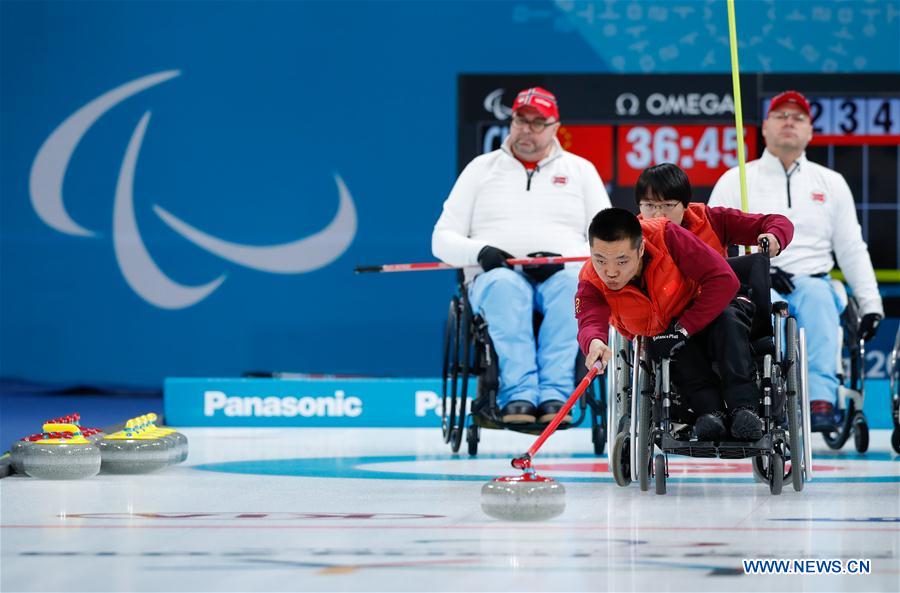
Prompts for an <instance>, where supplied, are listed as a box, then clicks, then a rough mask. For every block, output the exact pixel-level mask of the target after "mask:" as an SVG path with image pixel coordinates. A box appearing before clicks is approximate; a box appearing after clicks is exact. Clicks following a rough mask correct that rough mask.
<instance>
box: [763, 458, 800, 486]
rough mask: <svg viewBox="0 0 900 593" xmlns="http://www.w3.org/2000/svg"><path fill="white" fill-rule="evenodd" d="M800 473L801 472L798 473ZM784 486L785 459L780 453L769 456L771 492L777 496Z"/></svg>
mask: <svg viewBox="0 0 900 593" xmlns="http://www.w3.org/2000/svg"><path fill="white" fill-rule="evenodd" d="M797 473H799V472H797ZM783 485H784V458H783V457H782V456H781V454H780V453H773V454H772V455H770V456H769V492H771V493H772V494H773V495H775V496H777V495H779V494H781V488H782V486H783Z"/></svg>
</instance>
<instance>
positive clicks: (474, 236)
mask: <svg viewBox="0 0 900 593" xmlns="http://www.w3.org/2000/svg"><path fill="white" fill-rule="evenodd" d="M610 206H611V204H610V201H609V196H608V195H607V193H606V188H604V186H603V181H602V180H601V179H600V175H599V174H598V173H597V169H596V168H595V167H594V165H593V164H592V163H591V162H590V161H588V160H586V159H583V158H581V157H580V156H577V155H574V154H572V153H570V152H566V151H565V150H563V149H562V147H561V146H560V145H559V142H558V141H557V140H554V145H553V148H552V150H551V153H550V155H549V156H548V157H547V158H545V159H543V160H542V161H540V162H539V163H538V164H537V168H536V169H535V170H534V172H533V173H532V174H531V175H530V176H529V172H528V171H527V170H526V169H525V166H524V165H523V164H522V163H521V162H519V161H518V160H517V159H516V158H515V157H514V156H513V154H512V152H511V150H510V148H509V146H508V141H507V142H504V143H503V146H502V147H501V148H499V149H497V150H495V151H493V152H490V153H487V154H483V155H480V156H478V157H476V158H475V159H473V160H472V162H470V163H469V164H468V165H467V166H466V168H465V169H463V172H462V173H460V175H459V178H458V179H457V180H456V184H454V186H453V189H452V190H451V192H450V196H449V197H448V198H447V200H446V201H445V202H444V210H443V212H442V213H441V217H440V218H439V219H438V221H437V224H435V226H434V232H433V233H432V235H431V250H432V252H433V253H434V256H435V257H437V258H438V259H440V260H442V261H445V262H447V263H449V264H452V265H455V266H465V265H471V264H477V263H478V252H479V251H481V249H482V248H483V247H484V246H485V245H492V246H494V247H499V248H500V249H503V250H504V251H507V252H509V253H511V254H512V255H513V256H515V257H525V256H527V255H528V254H529V253H533V252H536V251H549V252H552V253H559V254H560V255H563V256H566V257H578V256H583V257H587V256H589V255H590V249H589V246H588V241H587V228H588V225H590V223H591V220H592V219H593V218H594V215H595V214H597V212H599V211H600V210H602V209H604V208H609V207H610Z"/></svg>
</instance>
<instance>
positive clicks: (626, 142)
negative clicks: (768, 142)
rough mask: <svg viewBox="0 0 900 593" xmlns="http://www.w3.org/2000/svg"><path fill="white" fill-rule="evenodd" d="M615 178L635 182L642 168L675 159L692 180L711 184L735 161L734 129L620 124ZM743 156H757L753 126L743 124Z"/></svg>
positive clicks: (722, 126)
mask: <svg viewBox="0 0 900 593" xmlns="http://www.w3.org/2000/svg"><path fill="white" fill-rule="evenodd" d="M616 133H617V142H618V147H619V150H618V152H617V160H616V180H617V181H618V182H619V183H628V184H631V183H634V182H635V181H637V178H638V176H639V175H640V174H641V171H643V170H644V169H646V168H647V167H651V166H653V165H658V164H660V163H675V164H677V165H678V166H680V167H681V168H682V169H684V170H685V171H686V172H687V173H688V176H689V177H690V179H691V182H692V183H695V184H697V185H713V184H715V182H716V180H717V179H718V178H719V177H721V176H722V174H723V173H724V172H725V171H727V170H728V169H730V168H732V167H736V166H737V164H738V156H737V129H736V128H735V127H734V126H725V125H707V126H695V125H677V126H676V125H673V126H659V125H657V126H650V125H647V126H619V127H618V129H617V130H616ZM744 142H745V145H746V151H745V157H746V158H747V160H750V159H752V158H756V130H755V128H748V127H745V128H744Z"/></svg>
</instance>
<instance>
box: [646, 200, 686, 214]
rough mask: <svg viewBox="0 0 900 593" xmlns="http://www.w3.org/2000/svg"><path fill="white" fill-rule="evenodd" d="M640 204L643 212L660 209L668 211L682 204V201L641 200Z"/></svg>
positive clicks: (660, 210)
mask: <svg viewBox="0 0 900 593" xmlns="http://www.w3.org/2000/svg"><path fill="white" fill-rule="evenodd" d="M640 206H641V212H647V213H653V212H656V211H659V212H663V213H667V212H671V211H672V210H674V209H675V208H677V207H678V206H681V202H641V204H640Z"/></svg>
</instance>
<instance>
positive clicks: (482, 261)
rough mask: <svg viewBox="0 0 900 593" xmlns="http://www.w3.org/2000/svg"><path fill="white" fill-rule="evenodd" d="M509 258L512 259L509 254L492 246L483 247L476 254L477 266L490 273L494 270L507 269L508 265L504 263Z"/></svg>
mask: <svg viewBox="0 0 900 593" xmlns="http://www.w3.org/2000/svg"><path fill="white" fill-rule="evenodd" d="M510 258H512V255H511V254H509V253H507V252H505V251H503V250H502V249H498V248H497V247H494V246H493V245H485V246H484V247H482V248H481V251H479V252H478V264H479V265H480V266H481V269H483V270H484V271H485V272H490V271H491V270H493V269H494V268H500V267H503V268H508V267H509V264H508V263H506V260H508V259H510Z"/></svg>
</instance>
